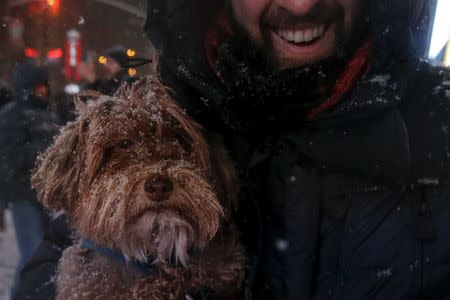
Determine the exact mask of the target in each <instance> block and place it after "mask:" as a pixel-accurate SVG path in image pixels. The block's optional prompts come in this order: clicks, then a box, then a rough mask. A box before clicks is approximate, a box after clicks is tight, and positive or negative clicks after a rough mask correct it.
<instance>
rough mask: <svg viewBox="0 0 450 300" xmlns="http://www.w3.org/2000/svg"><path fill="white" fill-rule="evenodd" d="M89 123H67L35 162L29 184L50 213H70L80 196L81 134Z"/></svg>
mask: <svg viewBox="0 0 450 300" xmlns="http://www.w3.org/2000/svg"><path fill="white" fill-rule="evenodd" d="M88 126H89V122H88V120H83V119H82V118H81V117H79V118H78V119H77V120H76V121H75V122H71V123H68V124H67V125H66V126H65V127H64V128H63V129H62V130H61V132H60V134H59V135H58V136H57V138H56V139H55V141H54V143H53V145H52V146H50V147H49V148H48V149H47V150H46V151H45V152H44V153H43V154H42V155H40V156H39V157H38V159H37V161H36V165H35V168H34V170H33V176H32V179H31V184H32V186H33V188H34V189H36V191H37V196H38V200H39V201H40V202H42V204H43V205H44V206H46V207H47V208H49V209H52V210H70V205H71V204H73V203H76V202H77V201H76V200H77V198H78V196H79V194H80V188H81V187H80V182H81V180H82V176H84V175H83V174H82V170H83V167H82V166H83V164H84V158H83V156H84V150H83V149H84V143H85V138H84V133H85V131H86V130H87V128H88Z"/></svg>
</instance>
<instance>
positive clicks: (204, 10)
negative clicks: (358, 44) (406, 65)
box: [144, 0, 431, 61]
mask: <svg viewBox="0 0 450 300" xmlns="http://www.w3.org/2000/svg"><path fill="white" fill-rule="evenodd" d="M367 1H369V4H368V6H369V12H368V14H369V19H370V23H371V25H370V26H371V28H370V31H371V34H372V36H373V38H374V40H375V42H376V49H382V50H383V51H376V52H377V55H379V56H380V60H381V61H384V60H385V59H386V56H391V55H395V56H396V57H397V58H399V57H405V56H409V55H411V54H416V55H422V54H424V52H425V48H426V42H427V38H428V36H427V35H428V29H429V27H430V21H431V18H430V14H431V11H430V10H431V1H430V0H367ZM211 2H212V3H211ZM221 2H222V1H205V0H149V1H148V11H147V20H146V23H145V27H144V28H145V32H146V33H147V35H148V37H149V38H150V40H151V41H152V43H153V44H154V45H155V47H156V48H157V49H158V50H159V51H160V52H161V54H162V56H164V57H172V58H176V57H181V58H185V59H192V58H193V57H195V56H198V55H204V53H203V52H204V51H203V44H202V43H203V42H204V40H205V36H206V31H207V30H208V29H209V28H210V27H211V26H212V22H214V19H215V17H216V16H217V14H218V12H220V10H221V8H222V5H221Z"/></svg>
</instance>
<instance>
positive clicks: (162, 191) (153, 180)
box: [144, 175, 173, 201]
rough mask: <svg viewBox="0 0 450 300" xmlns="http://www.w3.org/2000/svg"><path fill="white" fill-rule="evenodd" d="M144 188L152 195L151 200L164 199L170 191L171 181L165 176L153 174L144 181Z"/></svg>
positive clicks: (171, 188)
mask: <svg viewBox="0 0 450 300" xmlns="http://www.w3.org/2000/svg"><path fill="white" fill-rule="evenodd" d="M144 189H145V191H146V192H147V193H148V194H150V195H151V196H152V200H154V201H164V200H167V198H168V197H169V195H170V193H171V192H172V190H173V183H172V180H170V178H169V177H167V176H163V175H155V176H152V177H150V178H148V179H147V180H146V181H145V184H144Z"/></svg>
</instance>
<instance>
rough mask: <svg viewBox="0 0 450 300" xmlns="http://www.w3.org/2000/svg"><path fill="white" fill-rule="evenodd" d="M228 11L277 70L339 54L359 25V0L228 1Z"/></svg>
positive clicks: (347, 44) (315, 61)
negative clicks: (229, 4) (230, 3)
mask: <svg viewBox="0 0 450 300" xmlns="http://www.w3.org/2000/svg"><path fill="white" fill-rule="evenodd" d="M232 10H233V15H234V19H235V21H236V23H237V24H238V26H239V27H240V28H241V29H242V30H243V31H244V32H245V33H246V34H247V35H248V37H249V38H250V40H251V41H252V42H253V43H254V44H255V46H257V47H259V48H260V49H262V50H263V51H265V52H266V54H267V55H268V57H269V59H270V61H271V63H272V64H273V65H274V67H275V68H276V69H279V70H283V69H289V68H295V67H301V66H304V65H307V64H315V63H318V62H320V61H322V60H324V59H327V58H332V57H337V56H339V55H341V54H342V53H343V52H345V48H346V47H348V46H349V45H350V41H351V40H352V39H353V38H354V35H355V34H356V33H357V31H358V30H357V29H358V27H361V26H358V25H359V19H360V12H361V8H360V0H232Z"/></svg>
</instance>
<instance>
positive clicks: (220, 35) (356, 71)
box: [205, 13, 373, 120]
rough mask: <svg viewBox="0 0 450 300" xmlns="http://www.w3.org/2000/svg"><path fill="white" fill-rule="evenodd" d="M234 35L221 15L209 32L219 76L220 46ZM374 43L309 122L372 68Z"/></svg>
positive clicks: (357, 58) (208, 47)
mask: <svg viewBox="0 0 450 300" xmlns="http://www.w3.org/2000/svg"><path fill="white" fill-rule="evenodd" d="M232 35H233V30H232V26H231V24H230V22H229V20H228V18H227V16H226V15H225V13H221V14H219V15H218V16H217V18H216V22H215V24H214V25H213V26H212V27H211V28H210V30H208V32H207V34H206V39H205V53H206V58H207V61H208V64H209V65H210V67H211V69H212V70H213V71H214V72H215V73H216V74H218V72H217V70H218V67H217V57H218V55H219V49H220V46H221V45H222V44H223V43H224V42H225V40H226V39H227V38H229V37H230V36H232ZM372 45H373V43H372V41H371V40H367V41H365V42H364V43H362V45H361V46H360V47H359V49H358V50H357V51H356V52H355V54H354V55H353V57H352V58H351V59H350V61H349V62H348V64H347V66H346V67H345V69H344V71H343V72H342V73H341V75H340V76H339V78H338V79H337V80H336V84H335V86H334V88H333V92H332V95H331V96H330V97H329V98H328V99H327V100H326V101H325V102H323V103H322V104H320V105H319V106H317V107H315V108H313V109H312V110H311V111H310V112H309V113H308V114H307V119H308V120H315V119H317V118H318V116H319V115H320V114H321V113H323V112H324V111H326V110H328V109H330V108H332V107H333V106H336V105H337V104H338V103H340V102H341V101H342V100H343V99H344V96H345V95H346V94H347V93H348V92H349V91H351V89H352V88H353V87H354V86H355V85H356V83H357V82H358V80H359V79H360V78H361V77H362V76H363V75H364V74H365V73H366V72H367V70H368V69H369V66H370V56H371V53H372Z"/></svg>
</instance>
